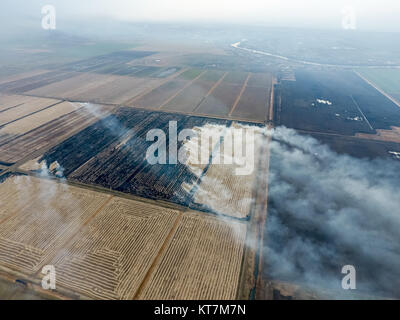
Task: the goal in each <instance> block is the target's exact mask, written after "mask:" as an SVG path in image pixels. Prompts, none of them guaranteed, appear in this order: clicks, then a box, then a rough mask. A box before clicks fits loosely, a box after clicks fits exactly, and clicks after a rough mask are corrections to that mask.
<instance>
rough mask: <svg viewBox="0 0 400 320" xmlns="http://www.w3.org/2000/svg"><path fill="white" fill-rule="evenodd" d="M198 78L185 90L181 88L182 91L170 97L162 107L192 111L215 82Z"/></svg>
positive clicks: (164, 108)
mask: <svg viewBox="0 0 400 320" xmlns="http://www.w3.org/2000/svg"><path fill="white" fill-rule="evenodd" d="M200 79H201V78H200ZM200 79H199V80H197V81H195V82H194V83H193V84H191V85H190V86H189V87H187V88H186V89H185V90H183V92H182V93H180V94H179V95H178V96H177V97H175V98H174V99H172V100H171V101H170V102H169V103H168V104H167V105H165V106H164V107H163V108H162V109H163V110H172V111H181V112H193V111H194V110H195V109H196V107H197V106H198V105H199V104H200V103H201V101H202V100H203V98H204V97H205V96H206V95H207V93H208V92H209V91H210V89H211V88H212V87H213V85H214V84H215V82H212V81H202V80H200Z"/></svg>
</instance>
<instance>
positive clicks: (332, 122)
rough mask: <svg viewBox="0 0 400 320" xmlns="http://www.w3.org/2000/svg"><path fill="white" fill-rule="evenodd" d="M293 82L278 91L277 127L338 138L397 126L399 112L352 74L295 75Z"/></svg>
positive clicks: (399, 122)
mask: <svg viewBox="0 0 400 320" xmlns="http://www.w3.org/2000/svg"><path fill="white" fill-rule="evenodd" d="M296 79H297V81H283V82H282V84H281V85H280V86H279V87H278V93H279V92H280V99H281V101H282V103H281V104H280V105H277V112H276V120H277V121H276V122H277V124H278V125H279V124H282V125H285V126H287V127H291V128H294V129H300V130H307V131H313V132H323V133H337V134H342V135H354V134H356V133H358V132H360V133H375V130H376V129H386V130H390V127H391V126H400V108H399V107H398V106H397V105H396V104H394V103H393V102H392V101H390V100H389V99H388V98H387V97H385V96H384V95H383V94H381V93H380V92H379V91H378V90H376V89H374V88H373V87H372V86H370V85H369V84H368V83H366V82H365V81H364V80H363V79H361V78H360V77H359V76H358V75H356V74H355V73H354V72H348V71H318V72H317V71H313V72H311V71H297V72H296ZM277 100H279V99H277Z"/></svg>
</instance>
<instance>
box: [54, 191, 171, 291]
mask: <svg viewBox="0 0 400 320" xmlns="http://www.w3.org/2000/svg"><path fill="white" fill-rule="evenodd" d="M178 216H179V212H178V211H175V210H170V209H164V208H161V207H157V206H154V205H150V204H144V203H141V202H136V201H132V200H125V199H119V198H113V199H112V200H111V202H109V203H108V204H107V205H106V206H105V207H104V208H103V209H102V210H101V212H100V213H99V214H98V215H97V216H96V217H95V218H94V219H93V220H92V221H91V222H90V223H89V224H88V225H87V227H85V228H82V229H81V231H80V232H79V233H78V234H77V235H76V236H75V237H74V240H73V241H72V243H71V245H70V246H68V247H67V248H65V250H64V251H63V252H62V253H61V255H60V256H58V257H57V259H55V261H54V265H55V267H56V269H57V271H58V277H57V281H58V284H59V285H60V286H63V287H65V288H68V289H70V290H72V291H74V292H76V293H79V294H82V295H83V296H86V297H90V298H94V299H132V298H133V297H134V295H135V293H136V291H137V290H138V288H139V286H140V284H141V283H142V281H143V279H144V277H145V276H146V273H147V272H148V270H149V268H150V266H151V264H152V262H153V260H154V259H155V257H156V256H157V254H158V252H159V250H160V248H161V246H162V245H163V243H164V241H165V240H166V238H167V236H168V233H169V232H170V230H171V229H172V227H173V225H174V223H175V221H176V219H177V218H178ZM52 264H53V263H52Z"/></svg>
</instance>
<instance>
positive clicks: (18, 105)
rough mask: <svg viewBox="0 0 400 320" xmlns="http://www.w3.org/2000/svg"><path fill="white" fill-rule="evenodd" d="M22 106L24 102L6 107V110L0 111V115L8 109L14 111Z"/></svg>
mask: <svg viewBox="0 0 400 320" xmlns="http://www.w3.org/2000/svg"><path fill="white" fill-rule="evenodd" d="M23 104H25V102H23V103H20V104H17V105H16V106H12V107H8V108H6V109H3V110H0V113H2V112H6V111H8V110H10V109H14V108H17V107H20V106H22V105H23Z"/></svg>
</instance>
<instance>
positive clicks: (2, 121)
mask: <svg viewBox="0 0 400 320" xmlns="http://www.w3.org/2000/svg"><path fill="white" fill-rule="evenodd" d="M24 98H25V97H24ZM24 98H22V99H19V98H18V97H16V100H15V102H14V104H15V106H14V107H11V108H7V109H5V110H3V111H0V127H3V126H5V125H7V124H9V123H11V122H14V121H17V120H19V119H22V118H25V117H27V116H29V115H31V114H34V113H36V112H39V111H41V110H44V109H47V108H49V107H51V106H53V105H56V104H58V103H60V102H61V101H59V100H54V99H46V98H35V97H28V99H24ZM19 101H24V102H23V103H18V102H19Z"/></svg>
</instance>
